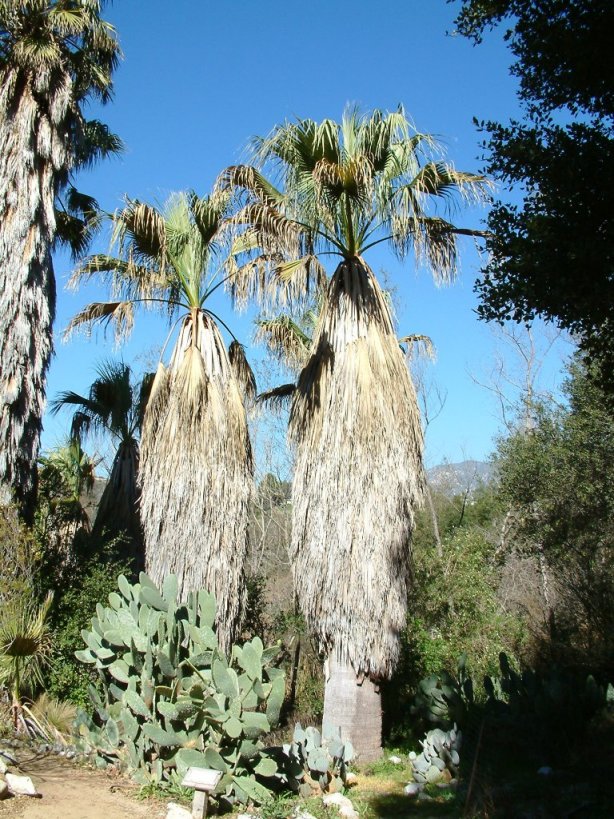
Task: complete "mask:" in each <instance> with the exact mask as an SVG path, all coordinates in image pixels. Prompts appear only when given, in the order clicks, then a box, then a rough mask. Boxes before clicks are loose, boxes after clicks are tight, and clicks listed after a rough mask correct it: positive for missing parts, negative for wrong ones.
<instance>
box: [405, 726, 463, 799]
mask: <svg viewBox="0 0 614 819" xmlns="http://www.w3.org/2000/svg"><path fill="white" fill-rule="evenodd" d="M461 742H462V734H461V732H460V731H459V730H458V729H457V727H456V725H454V727H453V728H451V729H450V730H449V731H442V730H441V728H435V729H433V730H432V731H429V732H428V734H427V735H426V737H425V738H424V740H423V741H422V742H421V743H420V744H421V745H422V753H421V754H419V755H418V756H416V757H415V758H413V759H412V758H411V756H410V760H411V764H412V774H413V777H414V781H415V782H417V783H418V784H419V785H425V784H429V785H434V784H436V783H438V782H445V783H447V782H450V781H451V780H452V779H455V778H456V776H457V775H458V766H459V764H460V756H459V751H460V747H461Z"/></svg>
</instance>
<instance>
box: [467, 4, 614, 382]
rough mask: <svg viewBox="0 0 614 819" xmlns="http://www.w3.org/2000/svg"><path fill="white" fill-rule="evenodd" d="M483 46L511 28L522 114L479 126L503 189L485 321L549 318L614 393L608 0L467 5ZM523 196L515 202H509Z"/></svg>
mask: <svg viewBox="0 0 614 819" xmlns="http://www.w3.org/2000/svg"><path fill="white" fill-rule="evenodd" d="M456 23H457V26H458V30H459V32H460V33H461V34H463V35H465V36H467V37H470V38H472V39H473V40H474V41H475V42H480V41H481V39H482V37H483V35H484V32H485V30H486V29H489V28H493V27H495V26H497V25H498V24H504V25H507V26H508V27H507V29H506V33H505V38H506V40H507V41H508V43H509V45H510V49H511V52H512V54H513V55H514V57H515V62H514V63H513V65H512V67H511V69H510V71H511V73H512V74H513V75H514V76H516V77H517V78H518V81H519V91H518V96H519V99H520V100H521V102H522V104H523V108H524V114H523V117H522V119H521V120H520V121H516V120H512V121H510V122H509V123H505V124H502V123H498V122H492V121H489V122H482V123H480V124H479V125H480V128H481V129H482V130H483V132H484V133H486V134H488V137H487V139H486V142H485V148H486V151H487V153H486V172H487V173H488V174H490V175H491V176H492V177H493V178H494V179H495V180H497V181H499V182H500V183H502V185H503V190H504V191H505V192H506V199H505V200H504V199H500V200H497V201H496V202H495V203H494V206H493V208H492V210H491V212H490V215H489V217H488V226H489V228H490V230H491V233H492V235H491V236H490V238H489V239H488V240H487V245H488V250H489V252H490V257H489V261H488V263H487V264H486V266H485V267H484V268H483V270H482V273H483V278H482V279H480V280H479V281H478V282H477V283H476V290H477V292H478V293H479V296H480V299H481V304H480V306H479V308H478V313H479V315H480V316H481V317H482V318H485V319H487V320H491V319H494V320H505V319H513V320H515V321H519V322H520V321H531V320H532V319H533V318H534V317H535V316H542V317H544V318H546V319H550V320H553V321H554V322H556V324H557V325H558V326H559V327H561V328H563V329H565V330H568V331H569V332H571V333H572V335H573V336H574V337H575V338H576V340H577V341H578V343H579V345H580V347H581V349H582V350H583V351H584V353H585V354H586V355H587V357H588V358H589V359H590V360H592V361H593V362H594V363H595V364H597V365H598V367H597V368H593V369H592V372H593V375H594V376H595V377H599V378H600V379H601V380H602V382H603V383H604V384H605V385H606V386H607V388H608V391H609V392H610V393H611V392H612V391H614V377H613V376H612V373H613V372H614V257H613V253H612V248H613V246H614V225H613V224H612V219H611V215H612V213H613V212H614V161H613V160H614V66H613V64H612V61H611V59H610V43H609V39H610V35H611V31H612V29H613V27H614V6H613V5H612V3H611V2H609V0H466V2H464V3H463V7H462V9H461V10H460V13H459V15H458V18H457V20H456ZM512 189H514V190H516V191H518V190H519V191H521V192H522V195H523V201H522V203H521V204H520V205H517V204H514V203H513V202H512V201H511V197H509V198H508V197H507V194H508V193H510V192H511V191H512Z"/></svg>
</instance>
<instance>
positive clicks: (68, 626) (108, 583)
mask: <svg viewBox="0 0 614 819" xmlns="http://www.w3.org/2000/svg"><path fill="white" fill-rule="evenodd" d="M106 558H107V559H106V560H105V555H104V553H103V554H100V555H99V556H98V559H93V558H91V557H90V559H89V560H87V561H85V562H84V563H82V564H80V565H79V566H78V567H77V568H76V569H75V571H74V572H72V573H71V574H70V575H69V576H67V577H65V578H64V581H63V583H62V584H61V585H60V586H58V588H57V591H56V596H55V600H54V605H53V608H52V610H51V615H50V618H49V619H50V624H51V628H52V631H53V644H54V649H55V651H54V657H53V660H52V663H51V665H50V667H49V669H48V671H47V672H46V675H45V690H46V691H47V692H48V693H49V694H51V695H52V696H54V697H56V698H57V699H59V700H64V699H66V700H70V701H71V702H74V703H75V704H76V705H80V706H82V707H86V706H87V705H88V704H89V701H90V698H89V693H88V688H89V686H90V685H91V684H92V683H96V682H97V677H96V676H95V675H93V674H92V672H91V670H90V669H88V668H87V667H86V666H84V665H83V663H80V662H79V661H78V660H77V659H76V658H75V651H76V650H77V649H79V648H81V646H82V645H83V638H82V636H81V632H82V630H83V629H85V628H87V626H88V625H89V623H90V620H91V617H92V611H93V610H94V609H95V608H96V603H98V602H99V601H100V600H104V599H105V598H107V597H108V595H109V593H110V592H111V591H113V590H114V589H115V587H116V585H117V575H118V574H120V573H121V572H122V571H123V572H125V571H126V570H127V567H126V566H125V564H123V563H122V562H120V561H119V560H117V559H114V558H113V556H112V554H111V555H107V556H106Z"/></svg>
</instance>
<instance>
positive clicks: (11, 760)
mask: <svg viewBox="0 0 614 819" xmlns="http://www.w3.org/2000/svg"><path fill="white" fill-rule="evenodd" d="M2 757H4V760H5V762H8V763H10V764H11V765H17V759H16V757H14V756H13V754H11V753H9V751H7V750H5V749H3V748H0V759H1V758H2Z"/></svg>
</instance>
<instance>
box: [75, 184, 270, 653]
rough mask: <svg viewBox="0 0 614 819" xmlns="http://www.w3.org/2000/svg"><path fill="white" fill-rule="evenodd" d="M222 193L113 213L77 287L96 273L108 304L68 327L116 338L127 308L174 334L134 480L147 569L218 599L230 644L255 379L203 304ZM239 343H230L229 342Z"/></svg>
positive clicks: (125, 328)
mask: <svg viewBox="0 0 614 819" xmlns="http://www.w3.org/2000/svg"><path fill="white" fill-rule="evenodd" d="M228 202H229V197H228V194H223V193H218V194H214V195H213V196H210V197H205V198H199V197H197V196H196V195H195V194H185V193H183V194H177V195H174V196H172V197H171V198H170V200H169V201H168V202H167V204H166V206H165V207H164V208H163V209H162V210H158V209H157V208H155V207H152V206H151V205H147V204H144V203H142V202H138V201H131V200H128V202H127V204H126V206H125V208H124V209H123V210H121V211H119V212H117V213H115V214H114V216H113V228H114V242H115V245H114V246H115V247H116V249H117V251H118V253H117V255H102V254H98V255H95V256H92V257H90V258H89V259H87V260H86V261H85V263H84V264H83V265H82V266H81V267H80V269H78V270H77V271H76V273H75V275H74V277H73V283H77V282H78V281H81V280H83V279H89V278H92V277H94V278H100V279H102V280H103V281H105V282H108V283H109V284H110V286H111V290H112V295H113V296H114V300H113V301H110V302H106V303H95V304H90V305H88V306H87V307H86V308H85V309H84V310H83V311H82V312H81V313H79V315H77V316H76V317H75V318H74V319H73V321H72V322H71V325H70V327H69V331H70V330H71V329H74V328H75V327H78V326H81V325H91V324H96V323H100V322H102V323H104V322H112V323H113V324H114V326H115V329H116V332H117V334H118V336H119V337H121V336H122V335H125V334H126V333H127V332H129V330H130V329H131V326H132V322H133V315H134V309H135V307H138V306H143V305H147V306H150V307H158V308H160V309H162V310H165V311H167V313H168V315H169V318H170V320H171V321H172V322H173V324H172V329H171V332H172V331H173V329H174V328H175V327H176V326H177V324H179V331H178V335H177V339H176V342H175V345H174V347H173V350H172V353H171V355H170V361H169V363H168V365H164V364H163V363H160V364H159V366H158V370H157V373H156V375H155V378H154V379H153V383H152V385H151V392H150V396H149V401H148V403H147V408H146V410H145V413H144V417H143V425H142V432H141V454H140V468H139V482H140V486H141V502H140V509H141V521H142V525H143V533H144V538H145V552H146V567H147V572H148V574H149V575H150V576H151V578H152V579H153V580H154V582H156V583H159V584H160V585H161V584H162V582H163V580H164V578H165V577H167V576H168V575H169V574H175V575H176V576H177V579H178V583H179V597H180V599H185V597H186V595H187V593H188V592H189V591H191V590H194V589H200V588H205V589H208V590H209V591H210V592H211V593H212V594H214V595H215V597H216V600H217V601H218V610H217V626H218V636H219V639H220V643H221V645H222V646H223V647H224V648H227V647H228V646H229V645H230V644H231V642H232V637H233V633H234V631H235V628H236V626H237V623H238V620H239V615H240V612H241V604H242V601H243V595H244V584H243V566H244V562H245V557H246V550H247V516H248V505H249V498H250V495H251V491H252V477H253V465H252V453H251V447H250V441H249V435H248V430H247V421H246V412H245V405H244V400H245V398H246V397H248V398H249V397H250V396H251V395H252V394H253V393H254V389H255V382H254V378H253V374H252V372H251V370H250V368H249V365H248V364H247V361H246V359H245V356H244V353H243V347H242V346H241V345H240V344H239V343H238V341H237V340H236V339H234V340H233V341H232V343H231V344H230V347H229V348H227V347H226V344H225V342H224V339H223V337H222V333H221V331H220V327H219V325H220V324H221V325H222V326H223V327H225V328H226V329H228V328H227V327H226V325H225V324H224V323H223V322H222V321H221V320H220V319H219V317H218V316H217V315H216V314H215V313H213V312H212V311H211V310H210V309H209V307H208V299H209V297H210V296H211V294H212V293H213V292H214V291H215V290H216V289H217V287H218V285H219V283H220V278H219V277H220V268H219V266H216V264H215V262H216V256H217V254H218V251H219V248H220V244H219V243H220V240H221V239H222V238H223V236H224V230H225V225H226V215H227V209H228ZM233 338H234V337H233Z"/></svg>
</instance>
